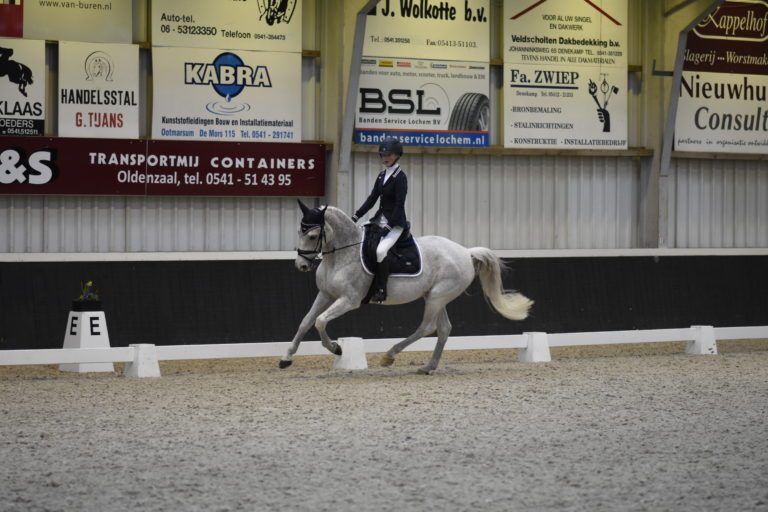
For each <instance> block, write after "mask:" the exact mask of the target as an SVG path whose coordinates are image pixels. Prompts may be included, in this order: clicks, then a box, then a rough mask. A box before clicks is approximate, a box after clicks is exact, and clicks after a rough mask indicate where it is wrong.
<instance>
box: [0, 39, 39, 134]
mask: <svg viewBox="0 0 768 512" xmlns="http://www.w3.org/2000/svg"><path fill="white" fill-rule="evenodd" d="M0 66H2V69H4V70H5V72H4V73H0V135H43V134H44V131H45V130H44V125H45V41H31V40H28V39H0Z"/></svg>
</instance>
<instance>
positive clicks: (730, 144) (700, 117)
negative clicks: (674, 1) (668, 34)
mask: <svg viewBox="0 0 768 512" xmlns="http://www.w3.org/2000/svg"><path fill="white" fill-rule="evenodd" d="M679 94H680V101H679V102H678V107H677V117H676V119H675V149H677V150H679V151H706V152H718V153H719V152H725V153H765V152H766V151H768V108H766V100H768V0H753V1H745V0H734V1H727V2H724V3H723V4H721V5H720V6H718V7H717V8H716V9H714V10H713V11H712V12H711V13H709V15H707V16H706V17H705V18H704V19H703V20H702V21H701V22H700V23H699V24H698V25H697V26H696V27H694V28H693V29H692V30H691V31H690V32H689V33H688V38H687V40H686V46H685V52H684V54H683V74H682V77H681V82H680V91H679Z"/></svg>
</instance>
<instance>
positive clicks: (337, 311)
mask: <svg viewBox="0 0 768 512" xmlns="http://www.w3.org/2000/svg"><path fill="white" fill-rule="evenodd" d="M359 306H360V303H357V304H353V303H351V302H350V301H349V299H347V298H345V297H341V298H339V299H336V302H334V303H333V304H331V307H329V308H328V309H327V310H325V311H324V312H323V313H321V314H320V316H318V317H317V320H315V329H317V332H319V333H320V340H321V343H322V344H323V346H324V347H325V348H327V349H328V351H329V352H331V353H332V354H336V355H337V356H340V355H341V347H340V346H339V344H338V343H336V342H335V341H333V340H331V338H330V337H329V336H328V333H327V332H326V331H325V327H326V326H327V325H328V322H330V321H331V320H333V319H334V318H338V317H340V316H341V315H343V314H344V313H346V312H348V311H352V310H353V309H356V308H358V307H359Z"/></svg>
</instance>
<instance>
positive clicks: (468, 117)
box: [355, 57, 490, 147]
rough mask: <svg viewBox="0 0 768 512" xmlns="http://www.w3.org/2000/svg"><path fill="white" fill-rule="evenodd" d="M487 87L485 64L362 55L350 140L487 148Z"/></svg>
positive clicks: (486, 65) (374, 142)
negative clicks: (394, 140) (387, 139)
mask: <svg viewBox="0 0 768 512" xmlns="http://www.w3.org/2000/svg"><path fill="white" fill-rule="evenodd" d="M489 87H490V82H489V73H488V64H487V63H481V62H454V61H450V62H449V61H434V60H415V59H376V58H372V57H364V58H363V60H362V63H361V68H360V83H359V91H358V96H357V111H356V116H355V142H357V143H359V144H378V143H379V142H381V141H383V140H384V139H386V138H387V137H391V136H396V137H397V138H399V139H400V141H401V142H402V143H403V144H405V145H415V146H469V147H478V146H487V145H488V129H489V124H490V103H489V99H488V91H489Z"/></svg>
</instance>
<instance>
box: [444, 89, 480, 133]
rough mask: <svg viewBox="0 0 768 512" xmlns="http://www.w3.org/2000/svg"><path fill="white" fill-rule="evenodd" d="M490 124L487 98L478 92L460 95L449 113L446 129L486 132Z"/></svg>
mask: <svg viewBox="0 0 768 512" xmlns="http://www.w3.org/2000/svg"><path fill="white" fill-rule="evenodd" d="M490 124H491V105H490V101H489V100H488V96H486V95H485V94H480V93H478V92H467V93H464V94H462V95H461V97H460V98H459V101H457V102H456V105H455V106H454V107H453V111H451V119H450V120H449V121H448V129H449V130H456V131H464V132H467V131H469V132H487V131H488V128H489V126H490Z"/></svg>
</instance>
